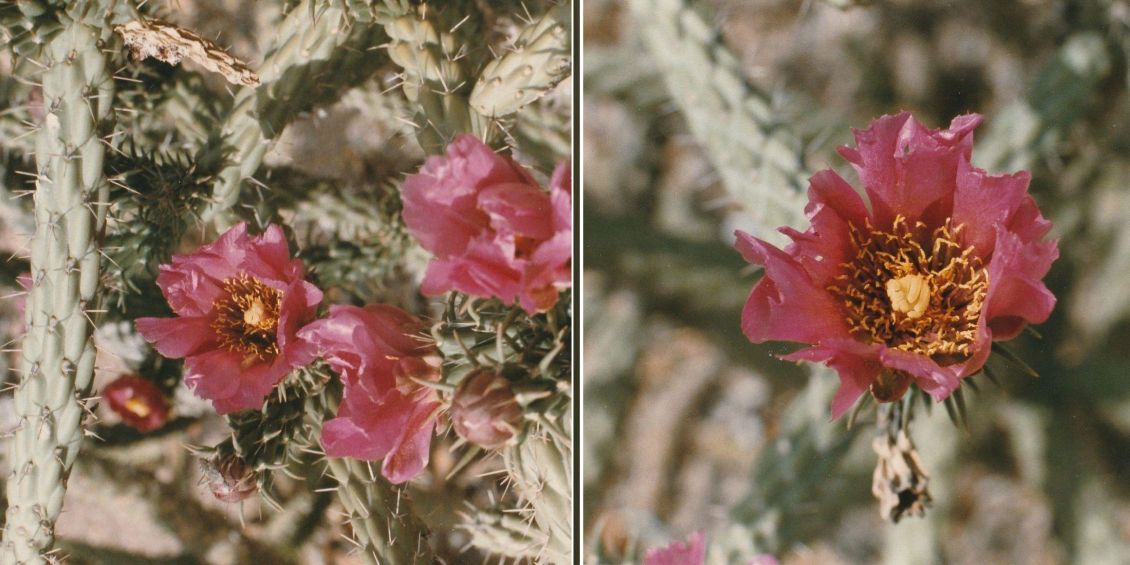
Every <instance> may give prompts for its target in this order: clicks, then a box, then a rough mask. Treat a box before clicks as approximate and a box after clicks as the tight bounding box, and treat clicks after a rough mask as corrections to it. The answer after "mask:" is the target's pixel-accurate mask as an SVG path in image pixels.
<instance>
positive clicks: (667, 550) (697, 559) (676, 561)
mask: <svg viewBox="0 0 1130 565" xmlns="http://www.w3.org/2000/svg"><path fill="white" fill-rule="evenodd" d="M705 561H706V536H705V535H704V534H703V533H702V532H694V533H692V534H691V535H689V536H687V541H685V542H682V541H673V542H671V544H670V545H667V546H664V547H657V548H653V549H649V550H647V555H646V556H645V557H644V560H643V562H644V565H702V563H703V562H705Z"/></svg>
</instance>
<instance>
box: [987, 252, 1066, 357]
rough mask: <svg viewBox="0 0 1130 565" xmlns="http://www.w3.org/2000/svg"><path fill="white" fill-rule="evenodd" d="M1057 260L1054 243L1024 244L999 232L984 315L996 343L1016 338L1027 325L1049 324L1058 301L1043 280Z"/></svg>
mask: <svg viewBox="0 0 1130 565" xmlns="http://www.w3.org/2000/svg"><path fill="white" fill-rule="evenodd" d="M1058 257H1059V246H1058V244H1057V243H1056V242H1054V241H1036V242H1032V243H1022V242H1021V239H1020V237H1019V236H1017V235H1016V234H1014V233H1011V232H1007V231H1004V230H1000V231H998V233H997V242H996V251H995V253H994V254H993V259H992V261H991V262H990V263H989V291H988V293H987V295H986V297H985V310H986V312H985V314H984V315H985V317H986V318H987V319H988V323H989V326H990V327H991V328H993V330H994V331H993V338H994V339H996V340H1002V339H1009V338H1012V337H1015V336H1016V334H1018V333H1020V331H1021V330H1022V329H1023V327H1024V323H1029V324H1041V323H1043V322H1045V321H1047V319H1048V316H1050V315H1051V312H1052V309H1054V308H1055V303H1056V299H1055V295H1053V294H1052V293H1051V291H1050V290H1048V288H1047V286H1045V285H1044V283H1043V281H1042V279H1043V278H1044V275H1046V274H1047V272H1048V270H1049V269H1050V268H1051V264H1052V262H1054V261H1055V260H1056V259H1057V258H1058Z"/></svg>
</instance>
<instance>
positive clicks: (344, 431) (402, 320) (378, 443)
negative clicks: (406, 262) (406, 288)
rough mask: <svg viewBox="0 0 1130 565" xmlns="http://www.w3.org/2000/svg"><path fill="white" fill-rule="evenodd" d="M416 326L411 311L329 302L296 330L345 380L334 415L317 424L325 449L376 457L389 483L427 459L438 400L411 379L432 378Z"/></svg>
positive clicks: (427, 350) (431, 358)
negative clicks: (319, 316)
mask: <svg viewBox="0 0 1130 565" xmlns="http://www.w3.org/2000/svg"><path fill="white" fill-rule="evenodd" d="M423 330H424V324H423V322H421V321H420V320H418V319H416V318H415V317H414V316H412V315H411V314H408V313H407V312H404V311H403V310H400V309H397V308H394V307H392V306H387V305H383V304H373V305H370V306H366V307H364V308H358V307H356V306H339V305H335V306H331V307H330V315H329V316H328V317H326V318H324V319H321V320H317V321H315V322H313V323H311V324H310V325H308V326H306V327H305V328H303V329H302V331H300V332H299V337H300V338H301V339H304V340H307V341H308V342H309V343H310V344H311V346H312V347H313V348H314V349H315V350H316V351H317V352H318V353H320V354H321V355H322V357H323V358H324V359H325V360H326V362H327V363H329V364H330V366H331V367H333V369H334V370H335V371H337V372H338V373H339V374H340V375H341V380H342V382H343V383H344V385H345V391H344V397H343V398H342V402H341V406H340V407H339V408H338V412H337V417H336V418H334V419H332V420H329V421H327V422H326V423H325V424H324V425H323V426H322V447H323V448H325V451H326V455H329V456H331V457H354V458H357V459H367V460H376V459H381V458H384V463H383V464H382V465H381V474H383V475H384V476H385V478H387V479H388V480H389V481H391V482H393V483H402V482H404V481H407V480H409V479H411V478H412V477H415V476H416V475H417V474H419V473H420V471H422V470H423V469H424V467H425V466H427V464H428V457H429V452H428V451H429V448H430V446H431V442H432V433H433V431H434V429H435V419H436V415H437V413H438V411H439V407H440V403H439V397H438V395H437V394H436V392H435V391H434V390H433V389H432V388H431V387H429V386H426V385H422V384H419V381H432V380H436V379H438V377H439V368H438V366H437V365H438V359H436V358H435V347H434V346H433V345H431V344H429V343H427V342H425V341H423V340H422V339H421V338H420V337H419V336H421V335H422V334H423Z"/></svg>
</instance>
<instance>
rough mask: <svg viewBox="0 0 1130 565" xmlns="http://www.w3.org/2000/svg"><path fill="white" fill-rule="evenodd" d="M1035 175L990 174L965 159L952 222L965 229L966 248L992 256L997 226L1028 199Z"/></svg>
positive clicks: (1021, 173)
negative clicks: (1029, 186) (1030, 184)
mask: <svg viewBox="0 0 1130 565" xmlns="http://www.w3.org/2000/svg"><path fill="white" fill-rule="evenodd" d="M1031 177H1032V175H1030V174H1028V172H1027V171H1020V172H1019V173H1016V174H1013V175H989V174H987V173H985V171H983V170H981V169H977V168H974V167H973V166H972V165H970V164H969V162H968V161H966V160H964V159H962V160H961V162H960V163H959V164H958V167H957V188H956V189H955V191H954V199H953V222H954V224H957V225H962V226H964V227H963V228H962V229H963V230H964V231H963V234H964V243H965V245H968V246H971V247H973V248H975V249H976V254H977V255H978V256H981V257H989V256H990V255H991V254H992V253H993V249H994V248H995V247H996V241H997V233H996V232H997V226H998V225H1004V224H1005V223H1006V222H1008V221H1009V220H1010V219H1011V218H1012V217H1013V216H1014V214H1015V213H1016V211H1017V209H1018V208H1019V207H1020V205H1021V204H1022V203H1023V202H1024V200H1025V198H1030V197H1028V182H1029V180H1030V179H1031Z"/></svg>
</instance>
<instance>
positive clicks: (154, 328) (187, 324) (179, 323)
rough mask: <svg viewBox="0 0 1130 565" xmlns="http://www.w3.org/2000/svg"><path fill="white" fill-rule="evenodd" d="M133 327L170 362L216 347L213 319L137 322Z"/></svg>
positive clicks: (194, 317)
mask: <svg viewBox="0 0 1130 565" xmlns="http://www.w3.org/2000/svg"><path fill="white" fill-rule="evenodd" d="M134 327H136V328H137V333H140V334H141V337H144V338H145V340H146V341H148V342H150V343H152V344H153V347H154V348H155V349H156V350H157V352H158V353H160V354H161V355H163V356H165V357H168V358H170V359H180V358H181V357H185V356H188V355H194V354H196V353H197V352H199V351H200V350H201V349H204V348H210V347H215V343H216V332H215V330H213V329H212V319H211V318H206V317H203V316H182V317H179V318H138V319H137V320H134Z"/></svg>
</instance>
